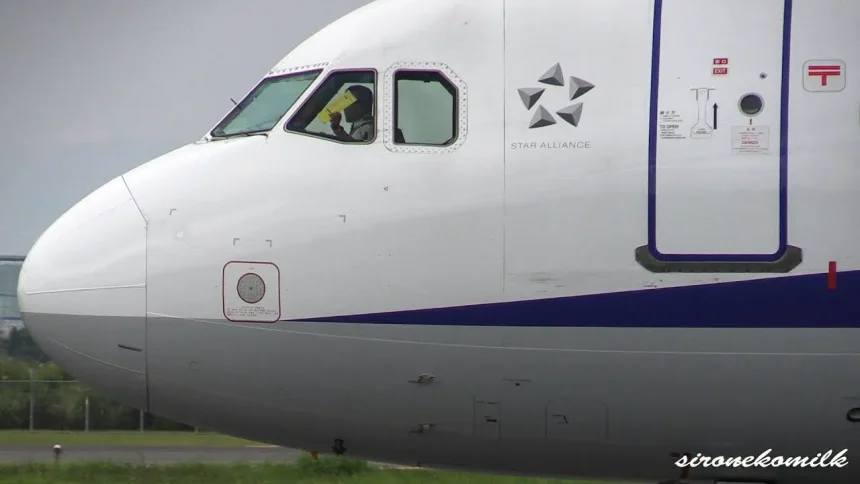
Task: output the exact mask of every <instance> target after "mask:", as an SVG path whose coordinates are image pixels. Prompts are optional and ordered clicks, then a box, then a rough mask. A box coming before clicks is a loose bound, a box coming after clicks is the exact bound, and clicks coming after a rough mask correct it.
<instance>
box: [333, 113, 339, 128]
mask: <svg viewBox="0 0 860 484" xmlns="http://www.w3.org/2000/svg"><path fill="white" fill-rule="evenodd" d="M340 118H341V116H340V113H338V112H334V113H331V125H332V126H340Z"/></svg>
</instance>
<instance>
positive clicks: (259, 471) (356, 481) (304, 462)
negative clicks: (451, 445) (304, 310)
mask: <svg viewBox="0 0 860 484" xmlns="http://www.w3.org/2000/svg"><path fill="white" fill-rule="evenodd" d="M117 483H123V484H168V483H169V484H413V483H414V484H418V483H434V484H563V483H568V484H574V483H575V484H588V483H586V482H583V481H564V480H556V479H528V478H522V477H504V476H494V475H485V474H465V473H455V472H437V471H429V470H383V469H375V468H372V467H370V466H368V464H367V463H366V462H364V461H359V460H354V459H347V458H338V457H320V459H319V461H313V460H311V459H310V457H309V456H303V457H302V458H301V459H300V460H299V462H298V463H297V465H295V466H289V465H283V464H259V465H250V464H235V465H203V464H192V465H170V466H133V465H124V464H108V463H86V464H59V465H55V464H23V465H0V484H117ZM604 484H605V483H604Z"/></svg>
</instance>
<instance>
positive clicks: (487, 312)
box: [293, 271, 860, 328]
mask: <svg viewBox="0 0 860 484" xmlns="http://www.w3.org/2000/svg"><path fill="white" fill-rule="evenodd" d="M827 277H828V276H827V274H810V275H803V276H783V277H774V278H767V279H758V280H753V281H741V282H726V283H716V284H703V285H696V286H683V287H669V288H661V289H645V290H638V291H628V292H614V293H604V294H591V295H585V296H570V297H558V298H550V299H535V300H528V301H510V302H499V303H489V304H477V305H472V306H458V307H447V308H428V309H415V310H408V311H395V312H384V313H373V314H352V315H341V316H327V317H317V318H302V319H298V320H293V321H309V322H330V323H366V324H411V325H416V324H420V325H437V326H438V325H441V326H535V327H564V326H568V327H631V328H850V327H856V326H860V271H850V272H840V273H839V274H838V287H837V289H835V290H830V289H828V285H827Z"/></svg>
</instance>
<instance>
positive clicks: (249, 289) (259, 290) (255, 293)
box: [236, 272, 266, 304]
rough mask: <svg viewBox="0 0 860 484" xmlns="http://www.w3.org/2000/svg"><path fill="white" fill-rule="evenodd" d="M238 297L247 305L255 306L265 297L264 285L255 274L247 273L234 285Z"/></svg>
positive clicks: (261, 279)
mask: <svg viewBox="0 0 860 484" xmlns="http://www.w3.org/2000/svg"><path fill="white" fill-rule="evenodd" d="M236 291H238V293H239V297H240V298H241V299H242V300H243V301H245V302H246V303H248V304H257V303H258V302H260V301H262V300H263V296H265V295H266V283H265V282H263V278H262V277H260V276H258V275H257V274H254V273H251V272H249V273H248V274H245V275H244V276H242V277H240V278H239V283H238V284H236Z"/></svg>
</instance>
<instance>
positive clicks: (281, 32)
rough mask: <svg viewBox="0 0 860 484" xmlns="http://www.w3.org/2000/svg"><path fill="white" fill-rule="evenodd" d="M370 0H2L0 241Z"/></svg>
mask: <svg viewBox="0 0 860 484" xmlns="http://www.w3.org/2000/svg"><path fill="white" fill-rule="evenodd" d="M368 2H369V0H328V1H319V2H312V1H304V2H299V1H297V0H246V1H242V2H239V1H217V0H149V1H146V2H142V1H117V0H75V1H74V2H71V1H69V2H65V1H55V0H26V1H25V0H20V1H15V0H7V1H0V66H2V68H0V133H3V142H2V143H0V170H2V171H0V254H22V255H23V254H26V252H27V251H28V250H29V248H30V246H31V245H32V244H33V242H35V240H36V238H37V237H38V236H39V234H40V233H41V232H42V231H43V230H44V229H45V228H47V227H48V225H49V224H50V223H51V222H52V221H53V220H54V219H55V218H56V217H58V216H59V215H60V214H62V213H63V212H64V211H65V210H67V209H68V208H69V207H71V205H73V204H74V203H75V202H76V201H77V200H79V199H80V198H81V197H83V196H84V195H86V194H87V193H89V192H91V191H92V190H94V189H95V188H97V187H98V186H99V185H101V184H102V183H104V182H106V181H107V180H110V179H111V178H113V177H115V176H117V175H119V174H121V173H123V172H125V171H128V170H129V169H131V168H133V167H135V166H138V165H140V164H142V163H144V162H146V161H147V160H149V159H151V158H153V157H154V156H157V155H159V154H161V153H164V152H166V151H168V150H170V149H173V148H176V147H178V146H180V145H182V144H185V143H187V142H189V141H193V140H194V139H197V138H199V137H200V136H201V135H202V134H203V133H205V132H206V131H207V130H208V129H209V128H211V127H212V126H213V125H214V124H215V123H216V122H217V121H218V120H219V118H220V117H221V116H223V115H224V114H226V112H227V111H228V110H229V109H230V107H231V106H232V104H231V102H230V99H229V98H230V97H233V98H234V99H235V98H238V97H241V96H243V95H244V94H245V93H246V92H247V91H248V90H249V89H250V88H251V87H252V86H253V84H254V83H255V82H257V81H258V80H259V78H260V77H262V76H263V75H264V74H265V73H266V72H267V71H268V70H269V68H270V67H272V66H273V65H274V64H275V63H277V61H278V60H280V59H281V58H282V57H283V56H284V55H286V54H287V53H288V52H289V51H290V50H291V49H292V48H294V47H295V46H296V45H298V44H299V43H300V42H301V41H302V40H303V39H305V38H306V37H307V36H309V35H311V34H312V33H313V32H314V31H316V30H318V29H319V28H321V27H322V26H324V25H325V24H327V23H329V22H331V21H332V20H334V19H336V18H337V17H340V16H341V15H343V14H345V13H347V12H349V11H350V10H353V9H355V8H357V7H359V6H361V5H364V4H366V3H368Z"/></svg>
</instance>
